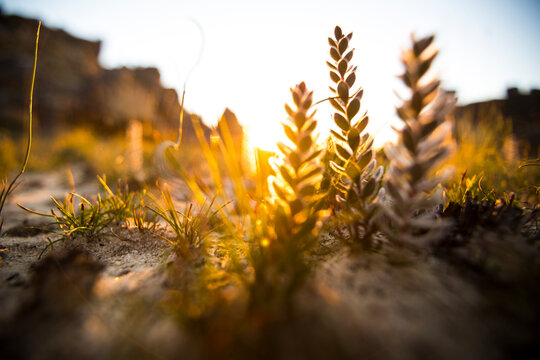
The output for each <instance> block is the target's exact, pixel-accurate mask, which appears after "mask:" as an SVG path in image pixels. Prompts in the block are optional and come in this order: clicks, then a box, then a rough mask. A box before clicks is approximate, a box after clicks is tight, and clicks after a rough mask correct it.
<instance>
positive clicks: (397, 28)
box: [0, 0, 540, 149]
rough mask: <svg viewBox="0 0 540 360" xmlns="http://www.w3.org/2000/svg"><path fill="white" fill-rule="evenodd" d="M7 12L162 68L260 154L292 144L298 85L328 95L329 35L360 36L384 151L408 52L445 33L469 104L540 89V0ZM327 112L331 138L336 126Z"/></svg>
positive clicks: (19, 5) (202, 4) (18, 2)
mask: <svg viewBox="0 0 540 360" xmlns="http://www.w3.org/2000/svg"><path fill="white" fill-rule="evenodd" d="M0 6H2V8H3V10H4V11H5V12H7V13H15V14H20V15H24V16H28V17H34V18H39V19H41V20H43V22H44V24H45V25H47V26H50V27H55V28H62V29H64V30H66V31H68V32H70V33H72V34H73V35H75V36H78V37H81V38H85V39H90V40H98V39H99V40H102V42H103V43H102V49H101V54H100V61H101V63H102V65H103V66H105V67H107V68H113V67H119V66H124V65H125V66H155V67H157V68H158V69H159V70H160V72H161V76H162V82H163V84H164V85H165V86H167V87H174V88H176V89H177V90H179V92H180V91H181V89H182V87H183V85H184V83H185V84H186V90H187V91H186V100H185V106H186V109H187V110H188V111H190V112H193V113H196V114H199V115H201V116H202V117H203V119H204V121H205V122H206V123H208V124H215V123H216V122H217V120H218V119H219V117H220V115H221V113H222V112H223V110H224V109H225V108H226V107H228V108H230V109H231V110H232V111H234V112H235V113H236V114H237V116H238V118H239V120H240V122H241V123H242V124H244V125H245V126H247V127H248V128H249V133H250V137H251V139H252V141H253V142H254V143H255V145H258V146H261V147H263V148H267V149H272V144H273V143H275V142H276V140H279V139H280V138H282V135H281V126H280V122H281V121H283V120H284V119H285V118H286V114H285V111H284V109H283V105H284V103H285V102H290V98H291V96H290V91H289V88H291V87H293V86H294V85H295V84H297V83H299V82H301V81H305V82H306V85H307V87H308V88H310V89H311V90H313V91H314V99H315V100H322V99H324V98H326V97H328V96H330V93H329V90H328V85H329V82H330V80H329V78H328V69H327V67H326V64H325V61H326V60H329V55H328V42H327V37H328V36H332V34H333V29H334V27H335V25H340V26H341V27H342V29H343V30H344V32H347V33H348V32H353V33H354V36H353V40H352V42H351V46H352V47H354V48H356V51H355V55H354V57H353V60H352V63H354V64H356V65H357V66H358V70H357V84H359V85H361V86H362V87H363V88H364V98H363V101H362V108H363V109H364V110H366V111H368V113H369V115H370V126H369V127H368V131H370V133H371V134H373V135H374V136H375V141H376V144H378V145H381V144H382V143H383V142H384V141H386V140H388V139H392V138H393V130H392V129H391V126H392V125H399V120H397V118H396V116H395V106H396V105H397V104H398V103H399V99H398V97H397V95H396V92H397V93H400V92H402V90H403V88H402V85H401V83H400V82H399V80H398V79H397V77H396V76H397V75H399V74H400V73H401V72H402V68H401V64H400V62H399V57H400V52H401V51H402V49H405V48H407V47H408V46H409V45H410V34H411V33H414V34H416V36H417V37H421V36H425V35H428V34H431V33H434V34H436V42H435V43H436V46H437V47H438V48H439V49H440V54H439V56H438V59H437V61H436V62H435V63H434V65H433V67H434V68H435V74H437V75H438V76H439V77H440V78H441V79H442V81H443V87H444V88H446V89H449V90H455V91H456V92H457V96H458V99H459V102H460V103H462V104H465V103H470V102H475V101H481V100H486V99H493V98H503V97H504V96H505V94H506V89H507V88H508V87H518V88H520V89H521V90H522V91H528V90H529V89H531V88H540V21H539V20H540V1H538V0H513V1H512V0H454V1H448V0H408V1H402V0H378V1H373V0H369V1H365V0H356V1H354V0H348V1H347V0H333V1H328V0H325V1H321V0H310V1H303V0H298V1H296V0H287V1H284V0H273V1H271V2H269V1H265V2H263V1H256V0H246V1H225V0H221V1H220V0H197V1H170V0H153V1H136V0H93V1H75V0H47V1H44V0H0ZM330 114H331V109H330V106H329V105H328V104H327V102H323V103H322V104H321V105H319V106H318V109H317V119H318V121H319V127H320V129H321V132H322V135H323V137H324V134H325V133H326V132H327V131H328V129H329V128H330V127H331V126H332V120H331V117H330Z"/></svg>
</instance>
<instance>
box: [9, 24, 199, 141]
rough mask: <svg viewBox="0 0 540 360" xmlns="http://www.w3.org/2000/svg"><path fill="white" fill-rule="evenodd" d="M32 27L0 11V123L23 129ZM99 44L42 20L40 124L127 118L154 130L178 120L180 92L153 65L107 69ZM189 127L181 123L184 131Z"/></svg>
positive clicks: (100, 123)
mask: <svg viewBox="0 0 540 360" xmlns="http://www.w3.org/2000/svg"><path fill="white" fill-rule="evenodd" d="M37 25H38V22H37V20H33V19H26V18H22V17H19V16H13V15H4V14H0V128H3V129H10V130H11V131H21V130H23V129H24V124H25V122H26V118H27V107H28V93H29V88H30V80H31V75H32V65H33V55H34V44H35V36H36V30H37ZM100 47H101V43H100V42H99V41H88V40H83V39H79V38H76V37H74V36H71V35H70V34H68V33H66V32H65V31H63V30H58V29H51V28H48V27H46V26H42V29H41V36H40V39H39V55H38V66H37V75H36V83H35V97H34V116H35V119H36V124H37V126H38V127H39V128H40V130H42V131H54V130H55V129H58V128H61V127H65V126H72V125H81V124H85V125H88V126H94V127H99V128H100V129H102V130H103V129H104V128H105V129H111V130H114V129H119V130H120V129H124V127H125V125H126V124H127V122H128V121H129V120H132V119H136V120H139V121H143V122H147V123H151V124H152V125H153V126H154V127H155V128H157V129H164V128H174V127H175V126H177V124H178V116H179V111H180V106H179V102H178V95H177V93H176V91H175V90H173V89H166V88H164V87H163V86H162V84H161V82H160V75H159V72H158V70H157V69H155V68H134V69H130V68H125V67H123V68H118V69H110V70H109V69H104V68H103V67H102V66H101V65H100V63H99V61H98V56H99V51H100ZM186 123H188V124H189V123H190V121H189V114H188V115H187V117H186ZM190 130H191V131H190ZM191 133H192V129H186V133H185V136H186V137H189V136H190V135H191Z"/></svg>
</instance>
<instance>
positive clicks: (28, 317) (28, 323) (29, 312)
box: [0, 173, 540, 360]
mask: <svg viewBox="0 0 540 360" xmlns="http://www.w3.org/2000/svg"><path fill="white" fill-rule="evenodd" d="M76 176H79V175H76ZM81 176H82V175H81ZM26 179H27V180H26V181H25V183H23V184H22V185H21V186H20V187H19V188H18V189H17V192H16V193H15V194H14V196H13V197H11V198H10V203H9V204H8V207H7V210H6V213H5V216H6V224H5V228H4V230H5V233H4V234H3V236H1V237H0V261H1V262H0V307H1V308H2V311H1V312H0V329H1V330H0V344H1V345H2V346H1V349H2V350H0V357H2V358H6V359H68V358H69V359H73V358H78V359H156V358H157V359H173V358H205V357H206V358H215V357H219V356H220V354H221V355H222V356H221V357H223V358H235V356H232V355H230V354H240V353H241V354H243V355H244V357H245V358H253V357H252V356H254V354H256V356H255V357H256V358H281V359H288V358H291V359H292V358H294V359H308V358H309V359H324V358H328V359H330V358H332V359H334V358H343V359H349V358H350V359H358V358H362V359H403V360H407V359H457V358H459V359H463V360H464V359H510V358H511V359H515V358H538V356H539V355H540V331H539V330H540V328H539V319H540V309H539V305H538V304H540V302H539V300H540V295H539V294H540V290H539V289H538V280H539V275H540V262H539V256H538V250H537V249H536V248H534V246H531V245H529V244H527V243H526V242H525V241H524V239H523V238H521V237H520V236H519V235H516V234H512V233H505V232H500V231H499V232H497V231H490V230H489V229H482V230H481V231H480V230H479V231H478V233H477V234H475V235H474V240H471V241H470V242H469V245H468V246H466V247H460V248H458V249H433V248H430V249H422V250H406V249H402V248H394V247H392V246H391V245H389V244H385V245H384V246H383V247H382V250H380V251H376V252H367V253H366V252H358V253H356V252H354V253H353V252H351V251H350V250H349V249H348V248H346V247H343V246H340V245H339V242H338V241H337V240H336V238H335V237H334V236H332V235H331V234H326V235H325V236H324V237H323V238H322V239H321V243H322V245H321V249H322V250H321V252H320V253H319V254H316V255H314V257H315V258H316V261H315V263H316V264H317V265H316V266H315V267H314V269H313V271H312V273H311V275H310V277H309V279H308V281H307V284H306V285H305V286H304V288H303V289H302V290H301V291H300V293H299V295H298V296H297V298H296V303H295V309H297V310H296V313H295V315H293V316H292V317H291V316H288V317H285V318H284V319H282V320H281V321H278V322H276V325H275V327H274V330H275V331H274V332H272V333H271V334H272V335H271V339H272V341H271V342H270V340H269V344H270V345H268V344H266V345H268V348H266V347H265V346H266V345H265V346H262V347H261V349H258V350H257V349H251V350H250V351H251V352H228V353H227V352H224V353H219V352H216V351H205V349H203V350H200V349H198V348H199V347H201V346H203V347H204V342H202V343H203V345H201V342H197V341H194V339H197V336H204V332H203V331H202V330H200V331H199V330H197V329H195V330H194V329H193V328H190V327H189V325H188V326H186V322H182V321H180V320H178V319H176V318H175V317H174V316H171V314H167V313H166V312H164V311H162V307H161V306H160V305H161V304H162V303H163V302H164V299H165V298H167V296H168V295H170V292H171V286H170V281H171V278H170V276H169V272H168V270H170V267H171V264H172V263H174V261H175V254H174V251H173V250H172V248H171V246H170V245H169V244H168V243H167V242H166V241H165V240H163V238H162V237H161V236H167V234H166V232H165V230H163V231H162V232H161V233H158V234H154V233H150V232H146V233H145V232H139V231H138V230H136V229H127V228H125V227H122V226H117V227H115V228H114V229H113V230H112V233H113V236H107V237H100V238H94V239H85V238H74V239H70V240H69V241H64V242H60V243H56V244H55V245H54V247H55V249H54V251H51V250H50V248H48V246H49V244H50V242H49V240H51V239H52V240H54V235H52V234H50V233H41V232H40V231H37V230H32V229H27V227H28V226H30V225H39V224H42V223H43V220H42V219H41V218H37V217H32V216H30V215H29V214H27V213H25V212H23V211H22V210H20V209H18V208H17V207H16V205H15V203H16V202H21V203H23V204H24V205H25V206H27V207H30V208H33V209H36V210H39V211H46V210H47V208H50V207H52V206H51V205H52V204H51V203H50V201H49V200H48V197H49V195H51V194H53V195H54V196H57V197H60V198H61V197H62V196H63V195H64V193H65V192H66V191H69V183H68V182H66V181H64V180H62V179H63V176H62V174H58V173H51V174H30V176H27V177H26ZM81 183H82V185H81V188H82V189H83V190H82V191H81V190H79V189H78V190H79V191H81V192H85V191H86V192H87V193H92V192H95V191H97V189H96V186H95V183H93V182H90V181H89V182H87V183H85V182H84V181H81ZM160 235H161V236H160ZM48 239H49V240H48ZM40 255H41V258H40ZM197 326H199V325H193V327H197ZM201 329H206V328H204V327H201ZM224 329H228V328H227V327H224ZM276 329H277V330H276ZM198 331H199V332H198ZM213 331H217V333H219V329H218V330H215V329H214V330H213ZM225 331H227V330H225ZM194 334H199V335H194ZM200 334H203V335H200ZM221 335H222V336H223V337H226V336H225V335H226V334H221ZM255 344H258V345H260V344H261V343H260V342H255ZM244 345H245V343H244ZM252 345H253V344H252ZM216 346H217V345H216ZM249 346H250V345H249V344H248V345H246V348H249ZM2 354H3V355H2ZM208 354H212V356H208ZM216 354H217V355H216ZM246 354H248V355H246ZM250 355H252V356H250Z"/></svg>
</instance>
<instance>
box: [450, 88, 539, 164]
mask: <svg viewBox="0 0 540 360" xmlns="http://www.w3.org/2000/svg"><path fill="white" fill-rule="evenodd" d="M497 114H500V115H502V116H503V118H505V119H509V120H510V121H511V123H512V133H513V135H514V137H515V139H516V140H517V142H518V144H517V145H518V149H517V150H518V151H519V152H520V153H522V154H528V155H529V156H530V157H536V156H538V155H539V154H540V90H537V89H533V90H531V91H530V92H529V93H528V94H523V93H520V92H519V90H518V89H516V88H510V89H508V90H507V96H506V99H499V100H489V101H483V102H477V103H472V104H468V105H464V106H459V107H457V108H456V110H455V118H456V121H458V122H459V121H464V120H466V119H469V120H472V121H478V120H479V119H481V118H485V117H489V116H494V115H497ZM493 120H495V119H493Z"/></svg>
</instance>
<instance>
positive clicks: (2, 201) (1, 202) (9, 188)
mask: <svg viewBox="0 0 540 360" xmlns="http://www.w3.org/2000/svg"><path fill="white" fill-rule="evenodd" d="M40 29H41V21H40V22H39V23H38V29H37V34H36V47H35V51H34V68H33V71H32V84H31V85H30V104H29V106H28V144H27V146H26V154H25V156H24V162H23V164H22V166H21V170H19V173H18V174H17V175H16V176H15V177H14V178H13V180H11V182H10V183H9V185H8V186H7V189H2V196H1V197H0V214H2V210H3V209H4V204H5V202H6V199H7V197H8V195H9V194H10V193H11V191H12V190H13V186H14V185H15V183H16V182H17V180H18V179H19V177H20V176H21V175H22V174H23V173H24V172H25V171H26V166H27V165H28V159H29V158H30V149H31V148H32V104H33V99H34V83H35V80H36V67H37V56H38V44H39V31H40ZM3 222H4V221H3V218H2V220H0V231H1V230H2V225H3Z"/></svg>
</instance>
